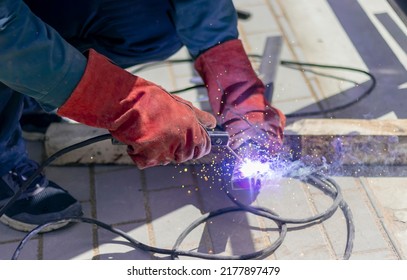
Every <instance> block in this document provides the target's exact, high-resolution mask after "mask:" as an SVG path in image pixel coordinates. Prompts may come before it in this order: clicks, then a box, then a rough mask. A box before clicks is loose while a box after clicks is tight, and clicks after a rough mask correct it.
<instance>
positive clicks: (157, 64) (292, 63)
mask: <svg viewBox="0 0 407 280" xmlns="http://www.w3.org/2000/svg"><path fill="white" fill-rule="evenodd" d="M248 56H249V57H251V58H256V59H261V58H262V56H261V55H257V54H249V55H248ZM192 62H193V60H192V59H172V60H166V61H161V62H154V63H149V64H145V65H142V66H140V67H138V68H136V69H133V70H132V71H131V72H132V73H133V74H136V73H138V72H141V71H144V70H147V69H150V68H155V67H161V66H164V65H167V64H177V63H192ZM280 64H281V65H283V66H287V67H290V68H292V69H296V70H300V71H309V72H313V71H312V70H310V69H307V68H304V67H316V68H325V69H333V70H344V71H352V72H358V73H361V74H365V75H367V76H369V78H370V80H371V83H370V85H369V87H368V88H367V89H366V90H365V91H363V92H362V94H361V95H360V96H358V97H356V98H354V99H352V100H350V101H349V102H347V103H345V104H342V105H337V106H334V107H332V108H327V109H320V110H318V111H309V112H298V113H289V114H286V115H285V116H286V117H287V118H299V117H310V116H318V115H324V114H329V113H334V112H337V111H340V110H344V109H346V108H348V107H350V106H352V105H354V104H356V103H358V102H360V101H361V100H362V99H364V98H365V97H367V96H368V95H370V94H371V93H372V91H373V90H374V88H375V87H376V83H377V81H376V77H375V76H374V75H373V74H372V73H370V72H368V71H365V70H362V69H358V68H353V67H345V66H339V65H326V64H318V63H305V62H297V61H291V60H281V61H280ZM293 66H298V67H293ZM313 73H314V74H316V75H318V76H327V77H331V78H332V76H329V75H326V74H323V73H316V72H313ZM335 78H336V79H338V80H343V81H349V80H348V79H344V78H339V77H335ZM198 88H205V85H203V84H198V85H194V86H190V87H186V88H182V89H177V90H174V91H171V93H172V94H178V93H182V92H185V91H189V90H192V89H198Z"/></svg>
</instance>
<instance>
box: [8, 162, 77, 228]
mask: <svg viewBox="0 0 407 280" xmlns="http://www.w3.org/2000/svg"><path fill="white" fill-rule="evenodd" d="M37 168H38V163H36V162H34V161H32V160H29V159H27V160H26V161H24V162H23V163H21V164H19V165H18V166H17V167H16V168H14V169H13V170H11V171H10V172H9V173H7V174H5V175H3V176H2V177H1V178H0V209H1V208H2V207H3V206H4V205H5V204H6V203H7V201H8V200H9V199H10V198H11V197H12V196H13V195H14V194H15V193H16V192H17V191H18V189H19V188H20V187H21V185H22V184H23V183H24V182H25V181H26V180H27V179H28V178H29V176H30V175H31V174H33V173H34V172H35V171H36V170H37ZM82 215H83V213H82V207H81V205H80V203H79V202H78V201H77V200H76V199H75V198H73V197H72V196H71V195H70V194H69V193H68V192H67V191H65V190H64V189H62V188H61V187H60V186H58V185H57V184H55V183H54V182H52V181H49V180H48V179H47V178H46V177H45V176H44V175H40V176H38V177H37V178H36V179H35V180H34V182H33V183H32V184H31V185H30V186H29V187H28V188H27V190H26V191H24V192H23V193H22V194H21V196H20V197H19V198H18V200H16V201H15V202H14V203H13V204H12V205H11V206H10V208H8V209H7V211H6V212H5V214H4V215H3V216H1V217H0V221H1V222H2V223H4V224H6V225H8V226H10V227H11V228H13V229H16V230H21V231H30V230H32V229H34V228H35V227H37V226H38V225H42V224H44V223H46V222H49V221H51V220H55V219H63V218H66V217H78V216H82ZM67 224H68V222H66V221H64V222H61V223H57V224H53V225H50V226H49V227H47V228H45V229H44V230H43V232H46V231H51V230H55V229H58V228H61V227H63V226H65V225H67Z"/></svg>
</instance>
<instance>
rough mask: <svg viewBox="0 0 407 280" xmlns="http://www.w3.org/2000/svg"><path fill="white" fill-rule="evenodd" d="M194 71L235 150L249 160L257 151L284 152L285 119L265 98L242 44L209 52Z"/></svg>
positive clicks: (234, 41)
mask: <svg viewBox="0 0 407 280" xmlns="http://www.w3.org/2000/svg"><path fill="white" fill-rule="evenodd" d="M195 68H196V70H197V71H198V72H199V74H200V75H201V77H202V78H203V80H204V82H205V84H206V86H207V88H208V95H209V102H210V104H211V107H212V110H213V112H214V114H215V115H216V117H217V121H218V123H219V124H220V125H222V126H223V128H224V129H225V130H226V131H227V132H228V133H229V135H230V147H231V148H232V149H233V150H235V151H236V152H237V153H238V154H239V155H240V156H242V157H243V158H246V157H251V156H253V154H256V153H257V151H256V150H257V149H258V148H260V149H261V150H265V151H266V153H268V154H269V155H270V154H274V153H276V152H277V151H278V150H279V149H280V148H281V144H282V139H283V129H284V126H285V120H286V118H285V116H284V115H283V113H282V112H280V111H279V110H278V109H276V108H274V107H272V106H271V105H270V104H269V103H268V102H267V101H266V99H265V98H264V89H265V88H264V85H263V83H262V82H261V80H260V79H259V78H258V77H257V75H256V73H255V72H254V70H253V68H252V65H251V63H250V61H249V59H248V57H247V54H246V52H245V51H244V49H243V45H242V43H241V42H240V40H238V39H235V40H231V41H227V42H225V43H222V44H220V45H217V46H215V47H213V48H211V49H209V50H207V51H206V52H204V53H203V54H201V55H200V56H199V57H198V58H197V59H196V61H195ZM252 144H255V145H254V146H253V145H252ZM253 148H254V150H255V151H254V150H253Z"/></svg>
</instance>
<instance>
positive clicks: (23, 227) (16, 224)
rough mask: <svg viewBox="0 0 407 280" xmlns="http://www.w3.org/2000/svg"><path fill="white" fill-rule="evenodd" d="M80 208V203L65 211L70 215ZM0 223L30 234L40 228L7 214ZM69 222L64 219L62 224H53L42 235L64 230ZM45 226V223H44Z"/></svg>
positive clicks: (42, 231) (0, 219) (44, 229)
mask: <svg viewBox="0 0 407 280" xmlns="http://www.w3.org/2000/svg"><path fill="white" fill-rule="evenodd" d="M78 207H79V208H80V204H79V202H77V203H75V204H73V205H71V206H70V207H68V208H67V209H65V210H64V212H66V213H69V212H72V211H74V212H77V208H78ZM0 222H2V223H3V224H5V225H7V226H9V227H11V228H12V229H15V230H18V231H24V232H29V231H32V230H33V229H35V228H36V227H38V226H39V225H38V224H29V223H24V222H22V221H18V220H15V219H13V218H10V217H8V216H7V215H6V214H4V215H3V216H1V217H0ZM69 223H70V222H69V220H64V218H61V221H60V222H56V223H53V224H51V225H49V226H47V227H45V228H43V229H42V230H41V231H40V233H45V232H50V231H54V230H57V229H60V228H63V227H65V226H67V225H68V224H69ZM44 224H45V223H44Z"/></svg>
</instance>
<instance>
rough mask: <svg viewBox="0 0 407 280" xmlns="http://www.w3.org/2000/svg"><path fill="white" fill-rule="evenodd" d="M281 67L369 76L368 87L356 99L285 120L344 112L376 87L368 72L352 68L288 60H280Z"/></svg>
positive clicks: (373, 77) (297, 114) (289, 116)
mask: <svg viewBox="0 0 407 280" xmlns="http://www.w3.org/2000/svg"><path fill="white" fill-rule="evenodd" d="M280 63H281V65H296V66H299V68H298V70H303V71H307V69H304V68H303V66H306V67H318V68H325V69H335V70H346V71H353V72H358V73H362V74H365V75H367V76H369V78H370V80H371V83H370V85H369V87H368V88H367V89H366V90H365V91H364V92H363V93H362V94H361V95H360V96H358V97H357V98H355V99H352V100H350V101H349V102H347V103H345V104H342V105H337V106H335V107H332V108H328V109H321V110H319V111H310V112H301V113H291V114H286V117H287V118H298V117H310V116H317V115H321V114H329V113H334V112H337V111H340V110H344V109H346V108H349V107H350V106H352V105H354V104H356V103H358V102H360V101H361V100H362V99H364V98H366V97H367V96H368V95H370V94H371V93H372V91H373V89H374V88H375V87H376V83H377V82H376V77H375V76H374V75H373V74H371V73H370V72H368V71H365V70H362V69H358V68H352V67H344V66H338V65H324V64H316V63H304V62H296V61H288V60H282V61H281V62H280Z"/></svg>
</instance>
